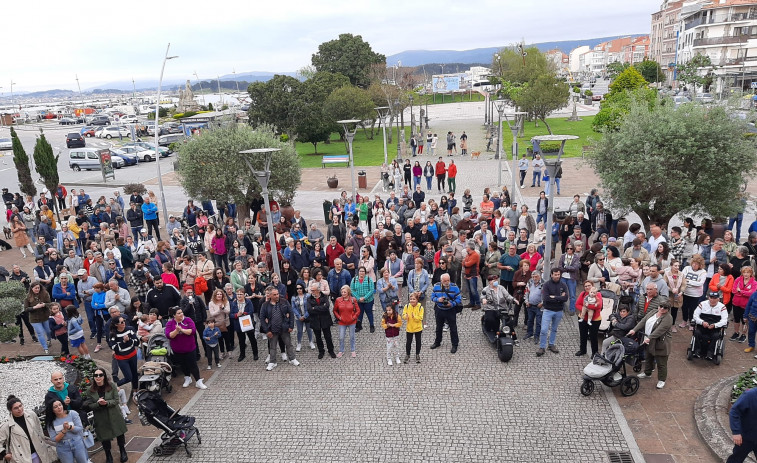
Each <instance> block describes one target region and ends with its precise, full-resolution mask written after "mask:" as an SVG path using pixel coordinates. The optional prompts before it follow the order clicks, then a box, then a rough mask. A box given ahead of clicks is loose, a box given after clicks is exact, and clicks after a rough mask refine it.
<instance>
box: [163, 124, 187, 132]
mask: <svg viewBox="0 0 757 463" xmlns="http://www.w3.org/2000/svg"><path fill="white" fill-rule="evenodd" d="M163 129H165V130H167V131H168V132H167V133H184V129H183V128H182V126H181V124H179V123H178V122H166V123H165V124H163Z"/></svg>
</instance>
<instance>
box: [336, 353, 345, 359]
mask: <svg viewBox="0 0 757 463" xmlns="http://www.w3.org/2000/svg"><path fill="white" fill-rule="evenodd" d="M342 355H344V352H339V353H338V354H336V358H342Z"/></svg>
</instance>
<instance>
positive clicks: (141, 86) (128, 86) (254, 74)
mask: <svg viewBox="0 0 757 463" xmlns="http://www.w3.org/2000/svg"><path fill="white" fill-rule="evenodd" d="M276 74H283V75H287V76H293V77H294V76H295V75H296V73H294V72H267V71H250V72H238V73H237V74H236V75H234V74H224V75H222V76H220V79H221V83H222V84H223V82H224V81H232V82H233V81H235V80H236V81H238V82H239V83H240V85H239V88H240V89H241V88H242V85H241V84H242V82H243V81H244V82H267V81H269V80H270V79H271V78H272V77H273V76H274V75H276ZM206 81H212V82H216V78H214V77H210V78H208V77H205V78H204V79H203V80H202V84H203V88H205V82H206ZM186 82H187V79H183V80H182V79H164V80H163V88H164V89H171V88H176V87H177V86H181V87H182V88H183V87H184V84H186ZM189 82H190V84H192V86H193V87H194V85H195V84H197V79H194V78H193V79H189ZM135 85H136V87H137V90H138V91H139V90H157V88H158V81H157V80H145V81H137V82H135V83H132V81H131V80H123V81H114V82H106V83H103V84H99V85H97V86H95V87H90V88H86V89H83V91H84V92H85V93H87V92H93V91H95V90H98V89H104V88H108V89H115V90H123V91H125V92H127V93H128V92H131V91H132V90H133V89H134V86H135ZM216 85H217V84H216ZM221 86H222V87H224V86H223V85H221ZM233 87H234V89H236V84H234V86H233ZM227 88H232V87H227ZM245 88H246V86H245Z"/></svg>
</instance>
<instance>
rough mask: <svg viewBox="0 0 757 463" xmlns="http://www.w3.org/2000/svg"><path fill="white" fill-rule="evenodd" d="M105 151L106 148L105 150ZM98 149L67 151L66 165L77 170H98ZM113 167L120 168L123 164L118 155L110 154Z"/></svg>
mask: <svg viewBox="0 0 757 463" xmlns="http://www.w3.org/2000/svg"><path fill="white" fill-rule="evenodd" d="M106 151H107V150H106ZM99 152H100V149H97V148H77V149H72V150H71V151H69V152H68V167H70V168H71V169H73V170H74V171H75V172H78V171H80V170H82V169H85V170H100V154H99ZM111 162H112V163H113V167H115V168H116V169H120V168H121V167H123V166H124V160H123V159H121V158H119V157H118V156H112V157H111Z"/></svg>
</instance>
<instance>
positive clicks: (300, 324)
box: [3, 157, 757, 452]
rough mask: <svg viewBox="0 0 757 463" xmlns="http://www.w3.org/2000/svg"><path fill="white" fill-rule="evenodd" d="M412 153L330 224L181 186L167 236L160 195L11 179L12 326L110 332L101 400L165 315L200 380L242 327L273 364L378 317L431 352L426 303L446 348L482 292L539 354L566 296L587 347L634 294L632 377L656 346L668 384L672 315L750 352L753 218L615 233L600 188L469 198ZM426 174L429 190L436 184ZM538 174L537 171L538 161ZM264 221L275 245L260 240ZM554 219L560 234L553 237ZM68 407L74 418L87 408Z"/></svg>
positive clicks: (165, 325)
mask: <svg viewBox="0 0 757 463" xmlns="http://www.w3.org/2000/svg"><path fill="white" fill-rule="evenodd" d="M409 163H410V160H407V161H406V162H405V164H404V166H403V167H400V165H399V164H397V163H396V162H395V163H394V164H393V165H392V166H391V167H388V166H384V169H383V170H384V174H385V176H384V179H385V186H387V189H388V190H390V191H389V192H388V194H386V195H383V196H384V197H382V195H375V196H374V198H373V200H371V199H370V198H369V197H368V196H358V197H357V198H356V200H355V201H353V199H352V198H350V197H349V196H348V195H347V193H346V192H342V195H341V197H339V198H336V199H334V201H333V202H332V204H331V208H330V211H329V221H330V223H329V224H328V225H327V226H325V227H319V226H318V224H316V223H315V222H311V223H309V224H308V223H307V222H306V219H305V218H303V217H301V215H300V213H299V211H293V213H291V214H290V213H289V212H288V211H282V210H280V209H279V207H278V204H276V203H275V202H273V203H272V207H271V214H270V217H267V215H266V213H265V211H263V210H261V208H260V207H259V205H258V207H257V208H256V209H253V210H252V211H251V212H252V213H251V215H250V217H249V218H245V219H244V220H241V221H240V220H237V211H236V208H235V206H234V204H233V203H230V202H229V203H217V204H216V208H215V209H214V207H213V204H212V203H211V202H210V201H202V203H201V205H200V206H199V207H198V206H196V205H195V204H194V201H192V200H189V201H188V202H187V206H186V207H185V208H184V210H183V211H182V213H181V214H180V215H178V216H174V215H170V216H169V218H168V221H167V223H166V224H164V225H163V226H164V227H165V228H164V230H165V232H166V236H167V238H165V239H162V238H161V224H160V222H159V218H158V215H157V207H156V206H155V202H154V201H153V200H152V199H151V198H150V195H145V196H141V195H138V194H134V195H131V196H130V197H129V198H127V199H128V204H127V201H125V198H123V197H122V196H121V195H120V194H119V192H117V191H116V192H114V194H113V197H111V198H105V197H100V198H99V199H98V200H97V201H96V202H95V203H94V204H93V201H92V199H91V198H90V197H89V196H88V195H87V194H86V193H85V192H84V190H80V191H78V192H77V191H76V190H72V191H71V192H70V193H69V192H65V188H63V187H62V186H61V187H60V188H59V189H58V191H57V192H54V194H53V195H52V196H47V195H48V194H49V193H47V192H43V194H42V196H41V198H40V199H39V200H38V201H36V202H34V201H31V198H27V201H25V202H24V203H23V204H18V203H17V202H16V199H15V198H16V197H17V196H18V195H11V194H9V193H7V189H5V190H4V191H3V199H4V200H6V203H5V204H6V207H7V211H8V212H7V217H8V222H9V224H10V228H11V232H12V233H13V235H14V239H15V244H16V247H18V248H20V249H21V253H22V256H23V257H24V258H26V257H27V255H26V251H27V250H28V251H30V252H31V253H33V255H34V259H35V265H34V266H33V268H32V269H31V270H30V271H29V272H28V273H27V272H25V271H24V270H22V268H21V265H14V266H13V268H12V270H11V271H10V272H5V273H8V274H7V275H5V276H4V277H5V278H7V279H10V280H18V281H21V282H23V284H24V285H25V286H26V287H27V289H28V296H27V298H26V300H25V304H24V306H25V309H26V310H25V311H24V312H23V313H22V314H20V315H19V317H18V320H17V324H18V325H19V326H20V327H21V334H20V336H19V342H21V343H24V342H25V338H24V332H23V328H24V327H26V329H27V332H28V334H29V335H30V336H31V339H32V340H33V341H34V342H39V344H40V347H41V349H42V350H43V351H44V352H46V353H47V352H49V351H50V350H51V349H52V348H53V345H52V343H53V342H54V341H57V343H59V344H60V351H61V352H62V353H68V352H70V350H69V346H70V347H73V348H76V349H77V350H78V352H79V354H80V355H82V356H84V357H89V355H90V354H89V347H88V345H87V344H88V343H89V344H94V346H93V350H94V352H98V351H100V350H101V349H103V348H104V347H105V348H108V349H110V350H111V351H112V359H113V361H112V368H111V374H110V378H108V377H107V376H106V375H105V372H104V371H103V378H104V381H105V383H103V384H104V385H102V388H103V389H102V390H99V391H100V392H99V397H94V399H95V400H94V402H95V404H94V405H90V406H92V407H94V408H97V407H99V406H100V405H98V404H97V402H98V400H99V399H104V400H105V401H106V402H108V401H109V400H110V399H108V398H107V397H105V396H104V395H103V394H105V393H104V392H103V391H104V390H105V389H108V388H109V389H108V390H109V391H110V390H113V391H116V395H118V394H117V393H118V391H119V390H121V391H122V390H123V388H122V387H123V386H127V385H129V384H130V385H131V390H132V392H133V391H135V390H136V388H137V365H138V359H139V358H140V357H141V354H142V352H141V347H142V346H143V345H144V344H145V343H146V342H147V341H148V339H149V338H150V336H152V335H155V334H156V333H162V334H164V335H165V336H167V337H168V338H169V340H170V345H171V348H172V351H173V359H172V361H173V362H174V363H175V364H176V365H178V366H179V368H180V369H181V371H182V373H183V374H184V383H183V386H184V387H188V386H189V385H190V384H191V383H192V381H193V380H194V382H195V385H196V387H198V388H200V389H205V388H207V386H206V385H205V384H204V382H203V379H202V377H201V375H200V370H199V366H198V362H199V361H200V359H201V357H202V356H201V354H203V353H204V356H205V360H206V361H207V367H206V368H207V369H208V370H210V369H213V367H214V366H215V367H216V368H218V367H221V366H222V363H223V362H224V361H229V360H230V358H231V354H232V353H233V352H235V351H238V355H237V357H236V360H237V361H238V362H242V361H244V360H245V359H246V358H247V355H246V353H247V344H250V347H251V350H252V358H253V361H256V360H258V358H259V357H258V354H259V349H258V343H259V342H262V341H263V339H265V342H266V352H264V353H265V354H266V359H265V363H266V369H267V370H269V371H270V370H273V369H274V368H276V367H277V366H278V361H279V360H281V361H284V362H287V361H288V362H289V363H290V364H291V365H293V366H298V365H300V361H299V360H298V358H297V357H298V356H299V355H300V354H299V353H300V352H301V350H302V347H303V342H305V339H304V338H305V337H307V342H306V346H309V348H310V349H311V350H314V351H315V350H316V349H317V358H318V359H323V358H324V357H325V356H326V355H327V354H328V356H329V357H331V358H341V357H343V356H344V355H345V354H346V353H347V352H346V349H347V348H349V357H352V358H355V357H357V352H358V346H359V345H360V343H363V342H365V343H369V342H373V341H370V338H366V339H361V341H360V343H359V342H358V338H364V337H365V334H364V333H365V332H369V333H375V331H376V327H377V325H378V326H379V328H380V329H382V330H383V332H384V335H385V336H384V337H385V341H386V361H387V363H388V365H396V364H402V363H409V362H410V359H411V353H412V352H411V351H412V347H413V346H412V344H413V341H415V352H414V353H415V357H414V359H415V362H416V363H420V362H421V351H422V332H423V331H424V330H425V329H427V328H428V322H429V319H430V316H429V314H428V313H427V312H429V311H430V310H431V309H433V317H434V320H435V333H434V340H433V343H431V344H430V348H431V349H436V348H439V347H441V345H442V343H443V342H444V336H445V335H444V333H445V332H448V333H449V338H450V339H449V348H450V353H451V354H455V353H456V352H457V351H458V349H459V348H460V346H459V343H460V336H459V333H458V329H459V327H458V323H457V317H458V315H459V314H460V313H461V312H462V311H463V310H464V309H466V308H467V309H470V310H472V311H478V310H481V309H483V310H482V312H487V311H488V310H494V309H496V307H494V305H493V304H492V303H491V301H487V300H486V297H487V295H492V294H503V295H504V297H505V298H506V299H507V300H512V301H513V306H514V319H515V324H514V326H515V327H519V328H518V329H521V328H520V327H522V329H523V331H524V332H525V336H524V337H523V341H530V342H533V343H535V344H537V345H538V348H537V350H536V355H537V356H539V357H541V356H543V355H545V353H546V352H547V351H550V352H552V353H554V354H557V353H559V350H558V346H557V345H556V337H557V330H558V327H559V325H560V323H561V320H562V317H563V315H564V314H569V315H571V316H576V317H577V318H578V322H579V323H578V326H579V333H580V336H579V339H578V346H579V348H578V351H577V352H576V355H577V356H583V355H587V354H588V353H589V352H590V353H591V355H592V356H594V355H595V354H597V353H601V350H600V342H599V325H600V322H601V321H602V320H601V318H602V308H603V298H602V294H601V292H600V290H603V291H612V292H613V293H615V294H616V295H618V296H623V297H621V298H620V300H621V304H620V309H619V310H618V311H617V314H615V315H614V316H613V318H612V321H611V328H610V334H611V335H612V337H613V338H615V339H618V338H622V337H626V336H629V335H634V334H637V333H640V341H641V343H642V344H644V345H646V346H647V347H646V349H647V357H646V358H647V360H646V364H645V371H644V373H643V374H640V375H639V377H641V378H644V377H648V376H650V375H651V374H652V371H653V369H654V368H655V365H656V368H657V377H658V383H657V388H659V389H661V388H663V387H664V386H665V381H666V379H667V377H666V375H667V368H666V365H667V357H668V356H669V354H670V349H671V339H672V336H673V334H674V333H676V332H678V330H679V329H681V330H685V331H688V330H694V329H696V330H697V335H699V336H700V337H701V339H702V340H703V341H704V342H703V343H702V344H701V345H702V346H703V347H702V349H701V351H698V352H696V353H695V355H701V356H703V357H706V358H711V357H712V356H713V355H715V353H714V351H713V349H714V342H713V341H714V340H715V339H716V336H715V333H716V331H718V330H719V329H720V328H722V327H724V326H725V325H726V323H727V322H728V317H729V314H732V316H733V328H734V331H733V333H732V335H731V336H730V339H731V340H732V341H734V342H748V347H747V348H746V351H747V352H751V351H752V350H753V349H754V346H755V341H754V338H755V333H757V296H756V297H752V295H753V294H754V293H755V290H757V281H755V279H754V272H755V268H754V261H755V256H757V232H754V233H750V234H749V237H748V239H747V241H746V242H744V243H743V245H739V244H738V232H737V237H736V238H734V236H733V234H732V233H731V232H730V231H727V232H726V233H725V236H724V237H723V238H715V239H713V235H714V231H713V227H712V225H711V222H709V221H708V220H705V221H703V222H702V224H701V225H700V226H698V227H697V226H695V225H694V223H693V221H692V220H691V219H686V221H685V223H684V226H683V227H677V226H676V227H672V228H671V229H670V230H669V231H668V230H667V228H666V224H657V223H652V224H650V232H649V234H647V233H646V232H645V231H644V230H642V229H641V226H640V225H639V224H631V225H630V226H629V228H628V231H627V232H625V233H622V230H619V228H620V227H619V222H618V220H617V218H613V216H612V214H611V212H610V211H608V210H606V209H605V208H604V205H603V203H602V201H601V200H600V198H599V196H598V194H597V192H596V190H593V191H592V192H591V194H590V195H589V196H588V197H587V198H585V200H583V201H582V200H581V198H580V196H578V195H576V196H575V197H574V199H573V202H572V203H571V204H570V206H569V207H568V208H566V213H565V217H564V218H560V219H559V220H555V222H554V223H553V224H547V223H546V217H547V214H546V212H547V208H548V199H547V197H546V192H545V191H542V192H541V193H540V195H539V199H538V200H537V205H536V208H535V210H534V211H531V210H530V209H529V207H528V206H527V205H525V204H524V205H520V207H519V205H518V204H517V203H515V202H513V201H512V200H511V197H510V193H509V191H508V190H507V188H506V187H503V188H502V190H501V191H491V190H490V189H489V188H487V189H485V190H484V191H483V192H482V196H481V198H482V200H481V201H480V202H478V204H474V201H473V194H472V193H471V191H470V190H469V189H465V190H464V193H463V194H462V195H460V197H457V196H456V193H455V187H456V185H455V183H454V179H455V177H456V173H457V171H456V167H455V164H454V161H453V160H450V162H449V164H446V163H445V162H444V161H443V159H442V158H441V157H440V158H439V161H438V162H437V164H436V165H434V166H431V163H430V161H428V162H427V163H426V170H424V169H423V168H421V167H420V163H416V166H415V167H412V166H410V164H409ZM408 166H410V168H409V169H408ZM534 168H536V166H534ZM440 172H441V173H440ZM421 176H425V177H426V179H427V183H426V185H425V186H426V191H423V190H424V188H423V186H424V185H422V183H421ZM434 177H436V179H437V193H438V194H439V195H440V198H439V200H438V202H437V200H436V199H435V198H432V197H430V196H431V190H432V186H433V185H432V180H433V178H434ZM524 177H525V175H523V174H522V175H521V180H523V178H524ZM539 178H540V177H539ZM387 179H389V180H390V181H389V182H387ZM534 181H535V182H536V183H537V184H538V179H537V176H536V175H534ZM64 192H65V193H64ZM427 192H428V193H427ZM445 192H446V193H445ZM427 194H428V195H429V196H428V197H427ZM53 200H57V201H58V202H59V203H60V205H61V207H64V206H65V207H66V208H67V211H68V212H69V216H68V217H64V221H63V222H62V223H60V224H58V223H56V220H55V219H56V216H55V215H54V214H52V212H51V210H50V208H49V207H47V204H48V203H49V202H52V201H53ZM19 206H21V207H19ZM269 221H271V222H272V223H273V224H274V234H275V236H274V237H273V238H274V240H275V242H276V249H271V246H270V241H269V240H268V236H267V234H268V229H267V224H268V222H269ZM619 232H621V233H619ZM548 233H549V234H551V235H552V237H553V240H552V243H553V247H552V249H545V247H546V237H547V234H548ZM32 243H34V244H33V245H32ZM558 247H559V248H558ZM273 253H276V255H277V257H278V259H277V260H278V261H279V262H280V267H279V268H278V269H274V267H273V262H274V259H273V255H272V254H273ZM544 256H548V258H549V259H550V260H549V265H550V267H551V273H550V274H549V278H548V279H547V280H546V281H542V279H541V273H542V271H543V266H544V265H545V259H544ZM554 256H557V257H556V258H555V257H554ZM579 288H582V291H580V293H579ZM490 297H491V296H490ZM379 307H380V310H381V312H380V313H379V314H374V311H375V310H377V309H378V308H379ZM679 311H680V312H681V317H680V323H678V324H676V321H677V319H678V312H679ZM521 314H522V317H521ZM85 320H86V323H85ZM366 320H367V322H366ZM364 323H367V325H366V326H364ZM334 325H336V326H338V330H337V332H336V336H338V342H336V340H335V339H334V338H333V337H332V326H334ZM403 327H404V330H405V332H406V343H405V355H404V358H400V357H401V354H400V348H399V343H398V337H399V335H400V333H401V330H402V329H403ZM361 332H362V333H361ZM235 333H236V335H235ZM293 333H294V334H295V338H294V340H293V339H292V334H293ZM87 334H88V335H89V336H87ZM368 336H370V334H369V335H368ZM348 338H349V339H348ZM103 339H104V340H105V343H103V342H102V341H103ZM348 341H349V342H348ZM607 342H608V341H607V340H605V342H604V343H602V347H606V345H607V344H606V343H607ZM609 342H611V340H610V341H609ZM237 343H238V345H239V347H238V349H237V346H236V344H237ZM589 349H590V350H589ZM279 351H280V352H279ZM98 384H99V383H98ZM95 395H97V394H96V393H95ZM9 403H10V402H9ZM64 405H68V404H64ZM10 407H11V406H10V405H9V410H10V411H11V412H12V413H13V414H14V417H16V416H17V415H16V414H15V412H14V411H13V410H11V408H10ZM14 407H15V405H14ZM55 407H57V408H55V409H54V410H53V413H54V414H55V416H56V417H58V418H60V416H59V414H60V413H59V412H60V411H61V410H60V407H59V406H57V405H56V406H55ZM66 408H67V407H64V411H65V409H66ZM51 410H52V409H51ZM18 416H19V417H20V416H22V415H18ZM61 416H62V415H61ZM51 417H52V415H51ZM61 419H63V418H61ZM54 420H55V418H54ZM72 423H73V425H72V426H73V428H72V429H75V428H76V420H72ZM64 429H66V428H65V427H64ZM98 434H99V433H98ZM112 436H113V437H118V434H117V433H116V434H112ZM120 443H121V441H120V440H119V445H120ZM71 449H73V446H72V447H71ZM73 451H74V450H72V452H73Z"/></svg>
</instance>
